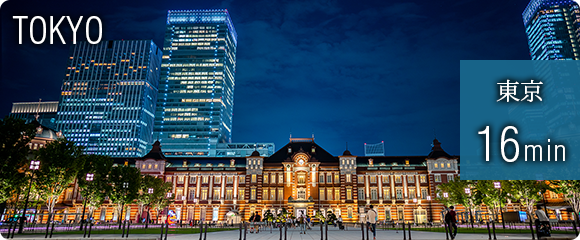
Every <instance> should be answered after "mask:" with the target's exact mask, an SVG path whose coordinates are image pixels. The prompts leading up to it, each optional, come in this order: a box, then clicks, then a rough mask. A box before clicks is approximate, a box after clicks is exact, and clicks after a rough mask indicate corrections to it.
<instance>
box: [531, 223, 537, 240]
mask: <svg viewBox="0 0 580 240" xmlns="http://www.w3.org/2000/svg"><path fill="white" fill-rule="evenodd" d="M529 223H530V231H532V240H536V235H535V234H534V227H533V226H532V220H531V219H530V221H529Z"/></svg>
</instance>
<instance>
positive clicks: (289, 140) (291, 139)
mask: <svg viewBox="0 0 580 240" xmlns="http://www.w3.org/2000/svg"><path fill="white" fill-rule="evenodd" d="M288 140H289V141H290V142H292V132H290V139H288Z"/></svg>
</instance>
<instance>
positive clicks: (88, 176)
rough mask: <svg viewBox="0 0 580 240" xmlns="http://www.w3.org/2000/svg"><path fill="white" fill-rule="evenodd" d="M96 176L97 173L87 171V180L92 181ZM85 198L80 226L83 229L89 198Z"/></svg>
mask: <svg viewBox="0 0 580 240" xmlns="http://www.w3.org/2000/svg"><path fill="white" fill-rule="evenodd" d="M94 177H95V174H93V173H87V176H86V178H85V180H86V181H87V182H92V181H93V179H94ZM84 200H85V203H84V204H83V214H82V215H81V227H80V230H81V231H82V230H83V225H84V222H85V209H86V207H87V198H86V197H85V199H84Z"/></svg>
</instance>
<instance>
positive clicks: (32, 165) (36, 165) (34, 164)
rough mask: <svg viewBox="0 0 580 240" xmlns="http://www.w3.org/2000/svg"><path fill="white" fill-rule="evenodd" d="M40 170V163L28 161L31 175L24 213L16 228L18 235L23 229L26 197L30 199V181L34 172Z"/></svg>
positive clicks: (26, 206) (32, 179) (25, 206)
mask: <svg viewBox="0 0 580 240" xmlns="http://www.w3.org/2000/svg"><path fill="white" fill-rule="evenodd" d="M39 168H40V161H37V160H32V161H30V170H32V175H31V176H30V184H29V186H28V192H27V193H26V203H25V204H24V211H23V212H22V216H20V226H18V234H21V233H22V230H23V228H24V219H25V218H26V209H27V208H28V197H30V189H31V188H32V181H34V171H35V170H38V169H39Z"/></svg>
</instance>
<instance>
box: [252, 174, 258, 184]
mask: <svg viewBox="0 0 580 240" xmlns="http://www.w3.org/2000/svg"><path fill="white" fill-rule="evenodd" d="M256 182H257V180H256V174H252V183H256Z"/></svg>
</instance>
